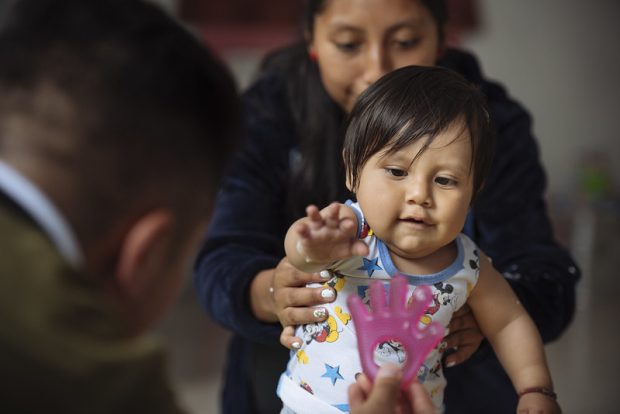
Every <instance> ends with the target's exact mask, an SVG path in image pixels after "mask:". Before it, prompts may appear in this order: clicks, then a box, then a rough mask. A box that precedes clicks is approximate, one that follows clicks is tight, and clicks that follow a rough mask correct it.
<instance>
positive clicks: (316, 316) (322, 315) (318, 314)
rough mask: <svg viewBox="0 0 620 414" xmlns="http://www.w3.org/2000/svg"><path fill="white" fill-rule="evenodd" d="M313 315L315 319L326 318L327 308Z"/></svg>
mask: <svg viewBox="0 0 620 414" xmlns="http://www.w3.org/2000/svg"><path fill="white" fill-rule="evenodd" d="M312 314H313V315H314V317H315V318H324V317H325V314H326V312H325V308H317V309H315V310H314V311H313V312H312Z"/></svg>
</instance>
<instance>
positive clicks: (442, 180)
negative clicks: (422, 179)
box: [435, 177, 456, 187]
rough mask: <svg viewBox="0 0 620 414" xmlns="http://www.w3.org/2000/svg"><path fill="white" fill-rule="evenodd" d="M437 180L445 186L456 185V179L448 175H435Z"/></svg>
mask: <svg viewBox="0 0 620 414" xmlns="http://www.w3.org/2000/svg"><path fill="white" fill-rule="evenodd" d="M435 182H436V183H437V184H439V185H441V186H443V187H454V186H455V185H456V180H453V179H452V178H448V177H435Z"/></svg>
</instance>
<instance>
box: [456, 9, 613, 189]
mask: <svg viewBox="0 0 620 414" xmlns="http://www.w3.org/2000/svg"><path fill="white" fill-rule="evenodd" d="M478 2H479V6H480V10H481V14H482V16H481V21H482V27H481V29H480V30H479V31H478V32H477V33H475V34H472V35H470V36H468V37H466V38H464V39H462V40H463V44H464V45H465V46H466V47H467V48H469V49H471V50H473V51H475V52H476V53H477V55H478V57H479V58H480V61H481V64H482V66H483V69H484V71H485V72H486V74H487V75H488V76H489V77H491V78H493V79H496V80H499V81H500V82H502V83H504V84H505V85H506V86H507V87H508V88H509V91H510V92H511V94H512V95H513V96H514V97H516V98H517V99H518V100H520V101H521V102H522V103H523V104H524V105H525V106H526V107H527V108H528V109H529V110H530V111H531V113H532V114H533V116H534V120H535V124H534V130H535V133H536V135H537V137H538V138H539V141H540V147H541V152H542V159H543V163H544V164H545V167H546V169H547V172H548V176H549V193H550V194H552V195H557V196H560V197H561V198H565V197H570V196H571V195H572V194H573V193H574V191H575V190H576V189H577V185H578V184H577V182H578V176H579V163H580V157H581V156H582V154H583V153H584V151H598V152H600V153H602V154H605V155H606V156H607V157H608V158H609V161H610V164H611V168H612V177H613V180H614V181H615V186H616V189H618V186H619V183H620V2H619V1H618V0H590V1H583V0H519V1H514V0H478Z"/></svg>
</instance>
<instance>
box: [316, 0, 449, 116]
mask: <svg viewBox="0 0 620 414" xmlns="http://www.w3.org/2000/svg"><path fill="white" fill-rule="evenodd" d="M437 29H438V27H437V23H436V22H435V20H434V18H433V16H432V14H431V13H430V11H428V9H426V7H424V5H423V4H422V3H421V2H420V1H419V0H326V4H325V9H324V10H323V11H322V12H321V13H320V14H317V15H316V16H315V19H314V32H313V33H312V38H311V39H310V44H309V51H310V52H313V53H315V54H316V57H317V64H318V66H319V72H320V74H321V79H322V81H323V85H324V86H325V89H326V90H327V93H328V94H329V96H331V98H332V99H333V100H334V101H336V102H337V103H338V104H339V105H340V106H341V107H342V108H343V109H344V110H345V111H346V112H350V111H351V109H352V108H353V105H354V104H355V101H356V100H357V97H358V96H359V95H360V94H361V93H362V92H363V91H364V90H365V89H366V88H367V87H368V86H370V85H371V84H372V83H373V82H375V81H376V80H377V79H379V78H380V77H381V76H383V75H384V74H386V73H388V72H390V71H392V70H394V69H398V68H400V67H403V66H408V65H421V66H432V65H434V64H435V61H436V59H437V53H438V48H439V46H440V45H439V36H438V31H437Z"/></svg>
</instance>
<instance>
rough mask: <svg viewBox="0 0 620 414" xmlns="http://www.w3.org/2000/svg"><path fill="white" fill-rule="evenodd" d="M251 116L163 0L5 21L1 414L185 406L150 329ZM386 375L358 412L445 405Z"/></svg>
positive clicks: (98, 1)
mask: <svg viewBox="0 0 620 414" xmlns="http://www.w3.org/2000/svg"><path fill="white" fill-rule="evenodd" d="M238 118H239V102H238V98H237V96H236V91H235V88H234V82H233V80H232V78H231V77H230V75H229V74H228V72H227V71H226V70H225V68H224V67H223V66H222V65H221V63H219V62H217V60H216V59H214V58H213V56H211V54H210V53H209V52H208V51H207V50H205V48H204V46H203V45H201V44H200V43H199V42H198V40H197V39H195V38H194V36H192V35H190V34H189V33H188V32H187V31H186V30H184V29H183V28H182V27H181V26H179V25H178V24H176V23H175V22H174V21H173V20H172V19H171V18H170V17H169V16H167V15H166V14H165V13H164V12H162V11H161V10H159V9H157V7H155V6H153V5H149V4H147V3H145V2H143V1H140V0H88V1H85V0H63V1H61V2H58V1H56V0H18V1H16V2H15V4H14V7H13V8H12V9H11V10H10V11H9V13H8V14H7V15H6V16H5V17H4V22H3V26H2V28H0V229H1V230H2V231H0V234H1V235H2V237H0V258H1V260H0V295H1V300H0V307H1V309H0V382H1V383H2V387H1V388H0V412H3V413H4V412H6V413H23V412H27V413H46V414H50V413H62V414H72V413H80V414H82V413H89V414H90V413H92V414H97V413H106V414H108V413H114V414H122V413H146V412H148V413H166V414H170V413H180V412H182V409H181V408H180V407H179V405H178V404H177V403H176V401H175V398H174V396H173V394H172V392H171V389H170V386H169V385H168V384H167V381H166V379H165V376H164V363H163V357H162V352H161V350H160V347H159V346H158V344H157V343H155V342H154V341H151V340H149V339H147V338H145V337H144V335H143V333H144V332H145V331H146V330H147V329H148V327H149V326H151V325H152V324H153V323H154V322H156V321H157V320H159V319H160V318H161V317H162V316H163V313H164V312H165V311H166V310H167V309H168V308H169V307H170V305H171V304H172V302H173V300H174V298H175V296H176V295H177V293H178V290H179V288H180V287H181V285H182V282H183V281H184V280H185V276H186V270H187V267H188V266H187V265H188V264H189V263H188V262H189V261H190V260H191V258H192V257H193V254H195V253H194V252H195V249H196V248H197V247H198V243H199V240H200V234H201V233H202V231H201V228H204V225H205V223H206V221H207V219H208V217H209V216H210V211H211V210H212V207H213V202H214V197H215V191H216V188H217V183H218V181H219V178H220V176H221V175H222V172H223V169H224V166H225V163H226V161H227V160H228V158H229V156H230V154H231V153H232V150H233V148H234V147H235V146H236V142H237V140H238V133H237V125H238ZM198 188H200V189H201V192H200V193H199V194H197V193H196V190H197V189H198ZM207 351H208V350H207ZM382 369H383V373H382V374H381V376H380V378H377V381H376V382H375V383H374V384H370V382H369V381H368V380H367V379H366V378H365V377H364V376H361V377H360V379H359V381H358V383H356V384H354V385H353V386H352V387H351V407H352V408H354V410H353V411H354V412H355V413H357V414H375V413H379V412H391V411H392V409H391V408H390V407H396V406H398V407H399V409H400V410H410V411H412V412H413V413H415V414H427V413H431V412H433V408H432V405H431V402H430V400H429V398H428V396H427V395H426V394H425V392H424V390H423V389H422V388H421V386H420V384H419V383H414V384H412V386H411V387H410V388H409V390H408V392H407V394H406V396H407V399H406V400H405V401H403V402H401V401H398V398H397V397H398V396H399V395H398V393H397V391H398V388H399V376H400V375H401V374H400V372H399V370H398V369H396V368H395V367H387V366H386V367H382ZM401 412H402V411H401Z"/></svg>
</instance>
